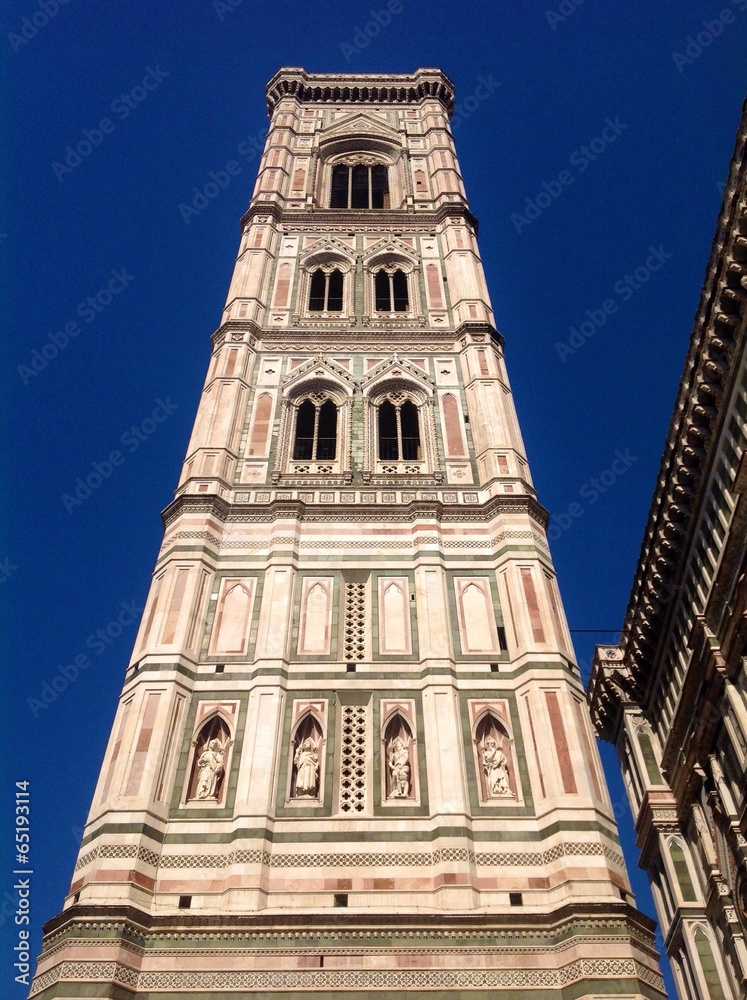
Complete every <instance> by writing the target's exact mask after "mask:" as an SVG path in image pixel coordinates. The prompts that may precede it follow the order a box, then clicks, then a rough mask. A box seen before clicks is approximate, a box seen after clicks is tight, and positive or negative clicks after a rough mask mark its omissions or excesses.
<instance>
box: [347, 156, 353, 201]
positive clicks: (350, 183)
mask: <svg viewBox="0 0 747 1000" xmlns="http://www.w3.org/2000/svg"><path fill="white" fill-rule="evenodd" d="M352 207H353V168H352V167H351V166H348V208H352Z"/></svg>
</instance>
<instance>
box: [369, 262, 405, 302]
mask: <svg viewBox="0 0 747 1000" xmlns="http://www.w3.org/2000/svg"><path fill="white" fill-rule="evenodd" d="M374 293H375V299H376V312H407V310H408V308H409V305H410V297H409V295H408V291H407V275H406V274H405V272H404V271H400V270H399V269H398V270H396V271H386V270H381V271H377V272H376V274H375V275H374Z"/></svg>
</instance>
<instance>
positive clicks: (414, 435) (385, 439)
mask: <svg viewBox="0 0 747 1000" xmlns="http://www.w3.org/2000/svg"><path fill="white" fill-rule="evenodd" d="M421 457H422V456H421V446H420V419H419V416H418V408H417V406H415V404H414V403H413V402H411V401H410V400H409V399H406V400H404V402H402V403H397V404H395V403H393V402H392V401H391V400H389V399H385V400H384V402H383V403H382V404H381V405H380V406H379V459H380V460H381V461H384V462H392V461H394V462H397V461H406V462H413V461H417V460H418V459H420V458H421Z"/></svg>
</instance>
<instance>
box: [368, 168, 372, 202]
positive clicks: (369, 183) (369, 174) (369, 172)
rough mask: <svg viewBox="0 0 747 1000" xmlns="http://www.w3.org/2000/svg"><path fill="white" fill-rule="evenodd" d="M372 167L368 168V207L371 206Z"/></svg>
mask: <svg viewBox="0 0 747 1000" xmlns="http://www.w3.org/2000/svg"><path fill="white" fill-rule="evenodd" d="M372 185H373V167H369V168H368V207H369V208H371V207H372V206H373V190H372Z"/></svg>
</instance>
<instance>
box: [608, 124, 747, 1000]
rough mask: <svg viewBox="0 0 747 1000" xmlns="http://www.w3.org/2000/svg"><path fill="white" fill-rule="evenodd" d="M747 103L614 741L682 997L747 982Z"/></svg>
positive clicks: (731, 992) (620, 654)
mask: <svg viewBox="0 0 747 1000" xmlns="http://www.w3.org/2000/svg"><path fill="white" fill-rule="evenodd" d="M746 139H747V105H745V114H744V115H743V118H742V123H741V127H740V130H739V133H738V136H737V147H736V151H735V153H734V158H733V160H732V163H731V169H730V172H729V180H728V184H727V185H726V189H725V192H724V203H723V207H722V210H721V216H720V218H719V223H718V229H717V231H716V236H715V239H714V241H713V250H712V253H711V259H710V261H709V264H708V270H707V274H706V280H705V284H704V286H703V291H702V294H701V300H700V307H699V309H698V313H697V316H696V319H695V327H694V329H693V333H692V338H691V340H690V349H689V351H688V354H687V358H686V361H685V370H684V373H683V376H682V381H681V384H680V391H679V395H678V397H677V402H676V404H675V409H674V416H673V417H672V422H671V425H670V429H669V435H668V437H667V443H666V447H665V451H664V456H663V459H662V463H661V468H660V471H659V477H658V479H657V484H656V491H655V494H654V500H653V503H652V506H651V511H650V514H649V518H648V524H647V526H646V533H645V535H644V539H643V546H642V548H641V555H640V559H639V562H638V568H637V570H636V575H635V580H634V583H633V590H632V593H631V597H630V604H629V605H628V611H627V615H626V618H625V626H624V630H623V635H622V639H621V642H620V644H619V646H600V647H598V649H597V653H596V657H595V661H594V664H593V668H592V674H591V680H590V686H589V699H590V703H591V709H592V717H593V719H594V723H595V725H596V727H597V731H598V732H599V734H600V735H601V736H602V737H603V738H605V739H607V740H610V741H612V742H613V743H614V744H615V746H616V748H617V754H618V758H619V761H620V764H621V767H622V770H623V776H624V779H625V784H626V787H627V792H628V797H629V799H630V805H631V809H632V810H633V816H634V818H635V822H636V830H637V833H638V844H639V846H640V849H641V861H640V864H641V866H642V867H643V868H645V869H646V871H647V872H648V874H649V877H650V879H651V884H652V887H653V892H654V899H655V901H656V907H657V910H658V912H659V916H660V919H661V924H662V929H663V932H664V938H665V942H666V948H667V952H668V954H669V956H670V958H671V962H672V968H673V971H674V976H675V979H676V982H677V987H678V990H679V992H680V995H681V997H683V998H687V1000H717V998H726V997H728V998H735V1000H736V998H740V997H745V996H747V946H746V945H745V934H746V933H747V839H745V837H746V836H747V794H746V790H747V669H746V665H747V645H746V644H747V558H746V557H747V456H745V445H746V444H747V351H746V346H747V344H746V336H745V316H746V315H747V308H746V306H745V303H746V302H747V168H746V167H745V161H744V157H745V140H746Z"/></svg>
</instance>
